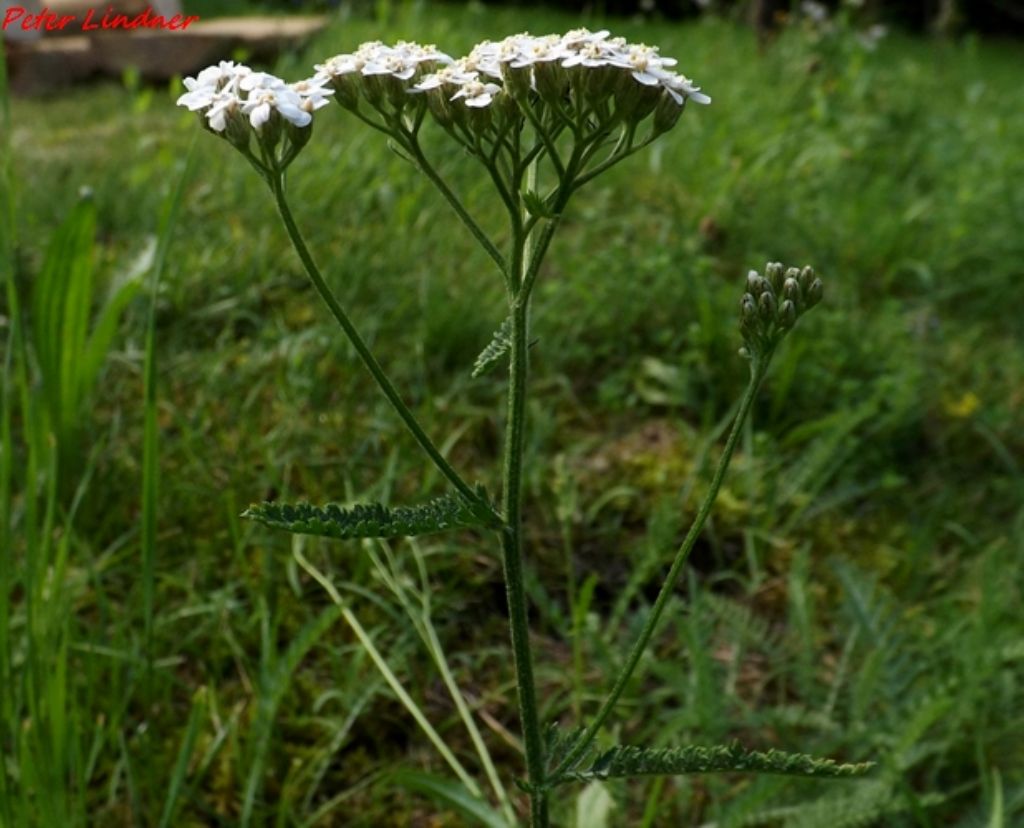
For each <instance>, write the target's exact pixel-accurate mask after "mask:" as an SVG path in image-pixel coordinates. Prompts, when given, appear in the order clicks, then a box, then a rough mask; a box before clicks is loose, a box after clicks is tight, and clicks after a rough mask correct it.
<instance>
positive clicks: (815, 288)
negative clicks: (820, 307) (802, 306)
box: [807, 279, 824, 308]
mask: <svg viewBox="0 0 1024 828" xmlns="http://www.w3.org/2000/svg"><path fill="white" fill-rule="evenodd" d="M823 292H824V290H823V286H822V284H821V279H815V280H814V281H813V282H811V286H810V287H809V288H807V307H809V308H813V307H814V306H815V305H817V304H818V302H820V301H821V296H822V293H823Z"/></svg>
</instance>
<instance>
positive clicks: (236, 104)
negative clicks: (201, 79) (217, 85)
mask: <svg viewBox="0 0 1024 828" xmlns="http://www.w3.org/2000/svg"><path fill="white" fill-rule="evenodd" d="M241 106H242V101H241V99H240V98H239V97H238V95H236V94H235V93H234V92H231V91H228V90H225V91H223V92H217V93H215V94H214V96H213V99H212V100H211V103H210V108H209V109H208V110H207V111H206V121H207V123H208V124H209V125H210V129H212V130H213V131H214V132H223V131H224V130H225V129H226V128H227V125H228V120H227V119H228V117H229V116H230V115H231V114H232V113H233V112H236V111H238V110H239V109H240V108H241Z"/></svg>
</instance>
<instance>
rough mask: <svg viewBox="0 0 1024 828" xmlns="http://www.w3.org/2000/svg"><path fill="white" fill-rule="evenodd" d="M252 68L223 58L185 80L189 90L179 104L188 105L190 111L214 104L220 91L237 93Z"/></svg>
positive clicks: (179, 100) (179, 99)
mask: <svg viewBox="0 0 1024 828" xmlns="http://www.w3.org/2000/svg"><path fill="white" fill-rule="evenodd" d="M251 73H252V70H251V69H250V68H249V67H248V66H245V65H243V64H236V63H235V62H234V61H230V60H222V61H221V62H220V63H218V64H217V65H216V66H207V67H206V68H205V69H203V71H201V72H200V73H199V74H198V75H197V76H196V77H194V78H185V80H184V81H183V83H184V86H185V89H187V90H188V91H187V92H185V93H184V94H183V95H181V96H180V97H179V98H178V100H177V105H178V106H184V107H186V108H187V109H188V110H189V111H190V112H196V111H198V110H200V109H206V108H207V107H209V106H212V105H213V103H214V99H215V98H216V96H217V93H219V92H223V91H226V92H230V93H234V94H237V93H238V91H239V84H240V83H241V81H242V80H243V79H244V78H246V77H247V76H248V75H249V74H251Z"/></svg>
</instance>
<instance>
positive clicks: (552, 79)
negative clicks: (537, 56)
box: [533, 61, 569, 106]
mask: <svg viewBox="0 0 1024 828" xmlns="http://www.w3.org/2000/svg"><path fill="white" fill-rule="evenodd" d="M533 82H534V85H535V86H536V87H537V94H538V95H540V97H541V100H543V101H545V102H546V103H549V104H554V105H558V106H561V105H562V102H563V100H562V99H563V98H564V97H565V93H566V91H567V90H568V88H569V77H568V75H567V74H566V71H565V69H563V68H562V67H561V65H560V64H559V63H558V62H557V61H545V62H543V63H538V64H536V65H535V66H534V67H533Z"/></svg>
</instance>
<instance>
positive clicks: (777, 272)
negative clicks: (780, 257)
mask: <svg viewBox="0 0 1024 828" xmlns="http://www.w3.org/2000/svg"><path fill="white" fill-rule="evenodd" d="M784 270H785V268H783V266H782V265H781V264H780V263H779V262H769V263H768V264H767V266H766V267H765V269H764V275H765V276H766V277H767V278H768V281H769V282H771V283H772V286H773V287H774V288H775V291H776V293H780V292H781V291H782V280H783V272H784Z"/></svg>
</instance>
